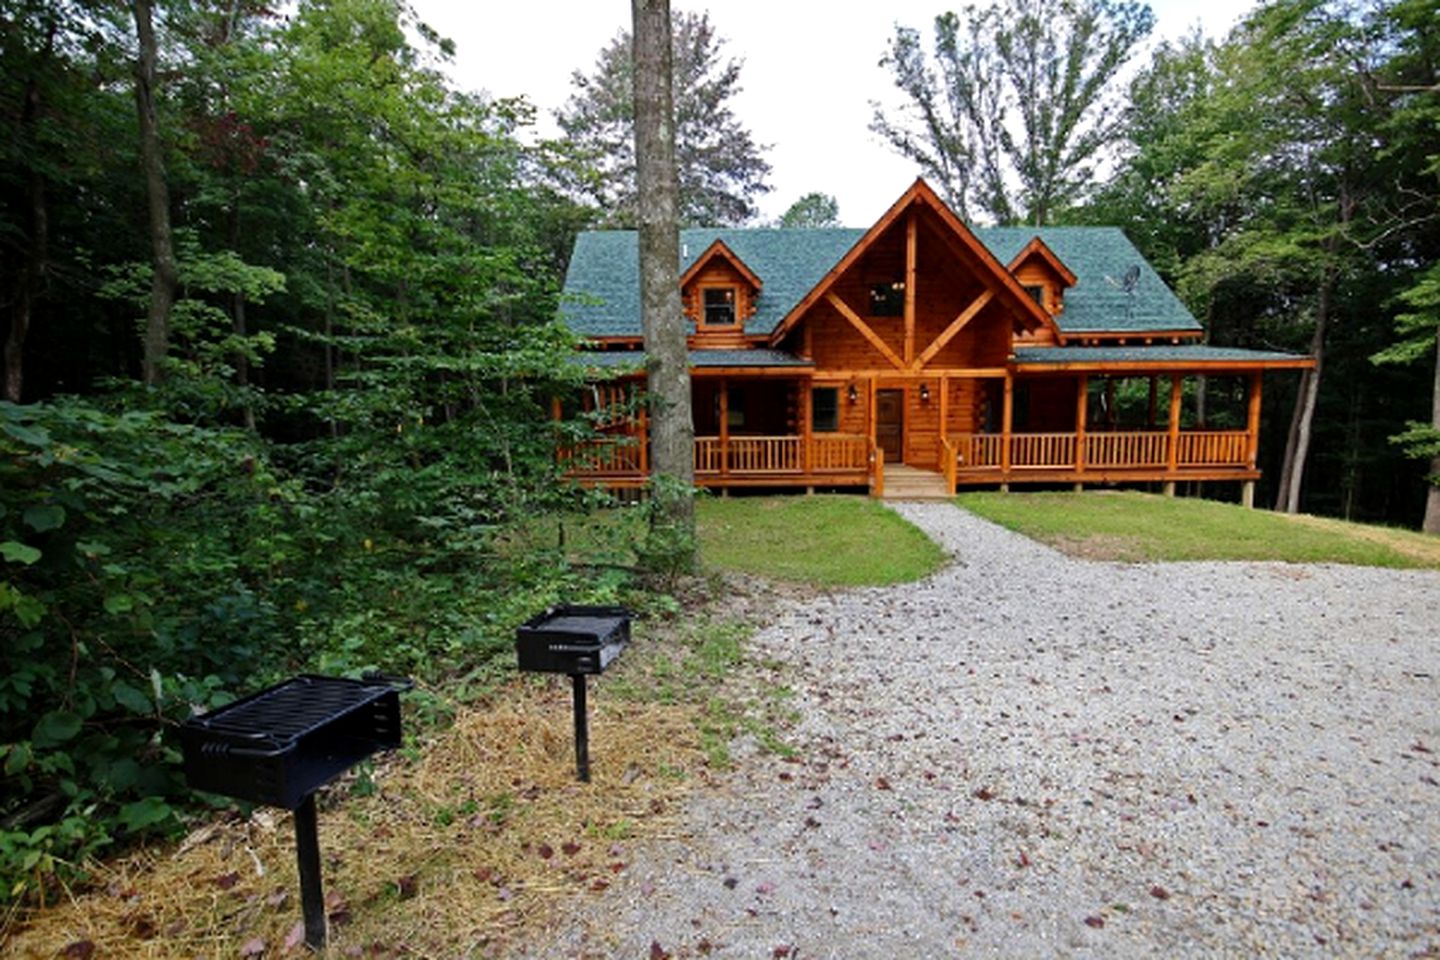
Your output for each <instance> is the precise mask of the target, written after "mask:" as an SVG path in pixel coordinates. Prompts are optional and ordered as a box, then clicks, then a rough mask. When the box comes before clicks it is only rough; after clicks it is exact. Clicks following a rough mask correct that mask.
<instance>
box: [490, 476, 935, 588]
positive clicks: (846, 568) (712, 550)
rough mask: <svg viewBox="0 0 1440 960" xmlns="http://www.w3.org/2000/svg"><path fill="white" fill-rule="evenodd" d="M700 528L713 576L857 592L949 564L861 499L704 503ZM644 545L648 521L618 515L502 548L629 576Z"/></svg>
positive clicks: (571, 521) (552, 526)
mask: <svg viewBox="0 0 1440 960" xmlns="http://www.w3.org/2000/svg"><path fill="white" fill-rule="evenodd" d="M696 518H697V524H698V527H699V534H700V556H701V560H702V562H703V563H704V565H705V566H706V567H708V568H710V569H712V570H727V571H733V572H736V573H748V574H755V575H758V576H762V577H769V578H772V579H776V580H787V581H791V582H796V583H806V584H810V585H813V586H818V587H861V586H883V585H885V584H892V583H906V582H909V581H912V580H919V579H922V578H923V577H926V576H929V575H930V574H932V573H934V572H935V571H936V570H938V569H940V567H941V566H943V565H944V563H945V553H944V551H942V550H941V549H940V548H939V547H938V546H936V545H935V543H934V542H933V541H931V540H930V539H929V538H928V537H926V536H925V535H924V534H923V533H921V532H920V531H919V530H918V529H916V528H915V527H914V526H912V525H911V524H909V523H907V522H906V521H905V520H903V519H902V518H901V517H900V516H899V515H897V514H896V513H894V512H893V511H891V510H887V509H886V508H885V507H883V506H881V505H880V504H879V503H877V502H875V501H874V500H870V499H868V498H866V497H857V496H833V495H821V496H813V497H798V496H790V497H730V498H719V497H702V498H700V500H699V501H697V503H696ZM644 537H645V514H644V511H643V510H642V509H639V508H635V507H617V508H615V509H611V510H602V511H598V512H596V513H592V514H571V515H566V516H562V517H556V516H545V517H542V518H538V519H536V520H535V521H533V522H531V523H529V524H527V525H524V526H522V527H520V528H517V529H516V530H514V531H510V532H509V533H507V535H506V537H505V539H504V542H503V543H502V545H501V546H502V550H504V551H506V552H508V553H510V554H512V555H513V554H519V553H523V552H526V551H537V550H543V551H551V550H556V551H559V552H560V553H561V554H562V555H563V556H564V558H565V559H566V560H567V561H568V562H570V563H573V564H580V565H592V566H600V567H607V566H623V567H633V566H635V565H636V564H637V563H638V558H637V556H636V553H635V544H637V543H640V542H642V541H643V539H644ZM877 544H884V549H883V550H877V549H876V545H877Z"/></svg>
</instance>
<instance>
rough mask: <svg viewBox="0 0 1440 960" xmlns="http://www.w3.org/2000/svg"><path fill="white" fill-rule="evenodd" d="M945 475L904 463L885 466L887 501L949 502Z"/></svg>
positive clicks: (885, 496)
mask: <svg viewBox="0 0 1440 960" xmlns="http://www.w3.org/2000/svg"><path fill="white" fill-rule="evenodd" d="M949 498H950V491H949V490H948V489H946V486H945V475H944V474H942V473H936V472H934V471H932V470H921V469H920V468H919V467H907V466H905V465H904V464H903V463H896V464H889V463H887V464H885V494H884V497H883V499H886V500H948V499H949Z"/></svg>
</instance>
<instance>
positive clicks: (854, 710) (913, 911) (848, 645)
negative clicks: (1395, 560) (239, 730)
mask: <svg viewBox="0 0 1440 960" xmlns="http://www.w3.org/2000/svg"><path fill="white" fill-rule="evenodd" d="M898 509H899V511H900V512H901V513H902V514H903V515H904V516H905V517H907V518H908V519H909V520H911V521H912V522H914V523H916V524H917V525H919V526H920V527H921V528H922V529H924V530H926V531H927V532H928V533H929V534H930V536H932V537H934V538H935V539H936V540H937V541H939V542H940V543H941V544H943V545H944V546H945V547H946V549H947V550H949V551H950V552H951V553H953V554H954V562H953V563H952V565H951V566H949V567H947V568H946V569H945V570H943V571H942V572H940V573H939V574H937V575H935V576H933V577H931V578H930V579H928V580H926V581H923V582H921V583H918V584H908V585H904V586H898V587H891V588H883V589H867V590H859V591H851V592H845V593H838V594H835V595H831V596H825V597H822V598H819V599H817V600H813V601H807V602H804V603H794V604H792V605H790V606H788V607H787V609H785V610H783V611H782V612H781V613H780V615H779V616H778V619H776V620H775V621H774V622H773V623H772V625H771V626H769V627H768V628H766V629H765V630H764V631H763V632H761V633H760V634H758V635H757V637H756V638H755V641H754V645H755V648H756V650H757V653H759V654H760V655H761V656H762V657H765V658H773V659H774V660H776V661H779V664H780V665H779V666H777V668H776V676H777V677H778V678H780V680H781V682H784V683H786V684H788V685H790V686H791V687H793V688H794V690H795V697H794V699H793V703H794V704H795V707H796V709H797V710H798V711H799V712H800V714H801V718H802V719H801V720H800V722H799V724H798V727H797V729H795V730H793V731H791V732H790V739H791V741H792V742H794V743H796V744H797V745H798V746H799V747H800V751H801V752H800V756H799V757H798V758H796V762H786V761H783V760H781V759H780V758H777V757H773V756H770V755H756V756H754V757H752V758H751V759H750V760H748V761H746V762H745V763H743V764H741V770H740V771H739V772H737V774H736V775H734V776H733V777H731V778H729V780H728V782H727V783H726V785H725V786H724V787H722V788H720V789H719V790H716V791H709V792H703V791H702V792H701V793H700V794H699V796H698V798H697V799H696V801H695V802H694V805H693V808H692V812H691V817H690V821H689V827H688V832H689V834H690V835H689V836H687V837H685V838H683V839H678V840H676V841H674V842H670V843H667V844H662V845H660V846H658V847H656V848H655V849H653V850H652V851H651V852H650V853H649V854H648V855H646V857H645V858H642V859H645V862H638V863H633V864H632V866H631V869H629V870H627V871H626V873H627V875H628V877H629V879H628V880H627V881H626V882H625V883H623V884H621V885H618V886H617V887H615V888H612V890H611V891H609V892H608V893H607V894H605V895H604V896H602V897H597V898H594V899H590V900H587V901H585V902H584V903H580V904H577V905H576V907H577V910H576V915H575V917H574V918H572V919H571V920H569V921H568V922H566V923H564V924H561V925H560V926H559V927H558V928H557V930H556V932H555V941H554V942H551V943H546V944H535V945H532V946H533V948H534V949H535V951H536V952H535V953H534V955H535V956H547V957H555V956H584V957H609V956H617V957H638V958H645V957H649V956H651V955H652V953H653V952H654V947H655V945H658V947H659V948H660V950H661V952H662V953H668V954H671V955H673V956H674V957H677V958H679V957H699V956H714V957H747V958H751V957H755V958H761V957H790V958H796V957H800V958H806V957H815V958H818V957H885V958H899V957H906V958H909V957H946V956H957V955H982V956H983V955H1005V956H1037V957H1038V956H1050V955H1066V956H1094V957H1110V956H1181V955H1187V956H1217V955H1228V956H1254V955H1258V954H1267V955H1278V956H1297V955H1299V956H1350V955H1367V956H1394V957H1409V956H1416V955H1421V956H1440V575H1437V574H1435V573H1408V572H1395V571H1383V570H1374V569H1363V568H1354V567H1339V566H1289V565H1281V564H1256V563H1185V564H1154V565H1120V564H1113V563H1095V562H1088V561H1081V560H1073V559H1068V558H1066V557H1064V556H1062V555H1060V554H1058V553H1056V552H1054V551H1052V550H1050V549H1048V548H1046V547H1042V546H1039V545H1037V544H1034V543H1032V542H1030V541H1029V540H1026V539H1024V538H1021V537H1019V536H1016V535H1014V534H1011V533H1009V532H1007V531H1004V530H1002V529H1000V528H999V527H996V526H994V525H992V524H990V523H987V522H985V521H982V520H979V519H977V518H975V517H973V516H971V515H969V514H967V513H965V512H964V511H962V510H959V509H958V508H955V507H953V506H951V505H949V504H924V505H922V504H907V505H902V506H900V507H899V508H898ZM646 858H648V859H646Z"/></svg>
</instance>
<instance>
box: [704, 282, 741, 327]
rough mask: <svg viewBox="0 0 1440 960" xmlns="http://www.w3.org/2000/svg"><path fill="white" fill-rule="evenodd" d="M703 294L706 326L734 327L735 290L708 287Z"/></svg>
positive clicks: (731, 288)
mask: <svg viewBox="0 0 1440 960" xmlns="http://www.w3.org/2000/svg"><path fill="white" fill-rule="evenodd" d="M702 294H703V297H704V301H703V302H704V305H705V326H707V327H733V326H734V325H735V288H734V287H706V288H705V289H704V290H703V291H702Z"/></svg>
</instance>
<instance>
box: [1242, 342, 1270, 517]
mask: <svg viewBox="0 0 1440 960" xmlns="http://www.w3.org/2000/svg"><path fill="white" fill-rule="evenodd" d="M1264 382H1265V375H1264V374H1263V373H1261V372H1260V371H1259V370H1256V371H1255V372H1254V373H1252V374H1250V389H1249V390H1248V391H1247V392H1246V395H1245V400H1246V404H1247V409H1246V411H1245V414H1246V415H1245V466H1246V467H1247V468H1249V469H1251V470H1254V469H1255V464H1256V463H1257V462H1258V460H1259V456H1260V396H1261V392H1262V390H1263V387H1264ZM1240 500H1241V502H1242V503H1244V505H1245V506H1246V507H1247V508H1250V509H1254V507H1255V481H1254V480H1246V481H1245V483H1244V485H1243V486H1242V487H1241V488H1240Z"/></svg>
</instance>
